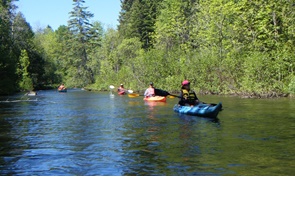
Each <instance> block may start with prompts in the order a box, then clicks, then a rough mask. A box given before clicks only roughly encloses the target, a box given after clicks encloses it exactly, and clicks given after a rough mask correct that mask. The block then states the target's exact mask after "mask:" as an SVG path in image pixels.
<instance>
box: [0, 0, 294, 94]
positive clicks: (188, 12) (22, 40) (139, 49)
mask: <svg viewBox="0 0 295 197" xmlns="http://www.w3.org/2000/svg"><path fill="white" fill-rule="evenodd" d="M16 1H17V0H1V1H0V95H8V94H14V93H16V92H20V91H28V90H44V89H52V88H57V86H58V85H59V84H60V83H64V84H66V86H67V87H69V88H82V87H83V88H85V89H88V90H97V91H103V90H108V87H109V86H110V85H115V86H117V85H119V84H121V83H123V84H124V86H125V87H126V88H128V89H132V90H134V91H143V90H144V89H145V88H147V87H148V84H149V82H153V83H154V84H155V87H157V88H161V89H163V90H167V91H172V92H173V91H178V90H179V89H180V86H181V82H182V81H183V80H184V79H188V80H190V81H191V87H192V88H193V89H194V90H195V91H196V92H197V93H200V94H219V95H250V96H251V95H252V96H253V95H254V96H255V95H259V97H277V96H288V95H294V94H295V72H294V71H295V64H294V63H295V53H294V48H295V20H294V18H295V2H294V0H276V1H275V0H263V1H260V0H252V1H249V0H121V11H120V13H119V18H118V22H119V25H118V26H117V27H116V28H115V29H114V28H106V29H104V28H103V26H102V25H101V23H100V22H99V21H92V18H93V16H94V15H93V14H92V13H91V12H89V11H88V8H87V7H85V6H84V5H85V1H86V0H73V1H72V7H73V9H72V11H71V12H70V13H68V15H69V20H68V23H67V25H62V26H59V27H58V29H57V30H53V29H52V28H51V27H50V24H48V26H47V27H46V28H40V29H37V30H34V31H33V29H32V27H31V25H30V24H29V23H28V22H27V21H26V18H25V16H24V15H23V14H22V13H21V12H16V10H17V6H16Z"/></svg>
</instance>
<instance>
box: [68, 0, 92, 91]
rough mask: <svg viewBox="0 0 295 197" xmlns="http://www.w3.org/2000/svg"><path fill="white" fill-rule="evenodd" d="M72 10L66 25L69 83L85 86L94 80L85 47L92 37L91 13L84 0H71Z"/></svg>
mask: <svg viewBox="0 0 295 197" xmlns="http://www.w3.org/2000/svg"><path fill="white" fill-rule="evenodd" d="M73 2H74V3H73V6H74V8H73V11H71V12H70V13H69V14H70V20H69V21H68V27H69V30H70V32H71V40H70V42H69V43H68V46H69V52H70V54H69V57H68V58H70V61H71V65H70V66H69V69H68V73H69V75H70V78H71V79H70V81H69V83H70V84H72V85H74V86H85V85H87V84H91V83H93V82H94V73H93V70H92V69H91V68H90V67H89V66H88V65H87V61H88V57H87V48H88V44H89V41H90V39H91V38H92V37H93V34H92V33H93V32H92V31H91V30H92V24H91V23H90V22H89V20H90V19H91V18H92V17H93V14H92V13H90V12H89V11H87V7H84V6H83V4H84V3H85V1H84V0H73Z"/></svg>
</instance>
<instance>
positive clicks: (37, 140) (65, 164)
mask: <svg viewBox="0 0 295 197" xmlns="http://www.w3.org/2000/svg"><path fill="white" fill-rule="evenodd" d="M199 98H200V99H201V100H202V101H204V102H207V103H217V102H219V101H221V102H222V104H223V110H222V111H221V112H220V113H219V115H218V118H217V119H208V118H201V117H195V116H188V115H179V114H177V113H175V112H173V110H172V108H173V106H174V104H175V103H177V102H178V99H177V98H167V101H166V102H165V103H161V102H159V103H145V102H144V101H143V100H142V99H143V98H142V97H136V98H129V97H128V96H126V95H125V96H119V95H116V94H114V95H113V96H112V95H111V94H110V92H89V91H82V90H75V89H70V90H68V92H67V93H58V92H56V91H53V90H48V91H39V92H38V95H37V96H33V97H26V96H23V95H15V96H10V97H3V96H2V97H0V112H1V113H0V145H1V146H0V175H2V176H4V175H14V176H16V175H18V176H33V175H34V176H35V175H37V176H74V175H75V176H93V175H95V176H133V175H136V176H153V175H154V176H207V175H209V176H253V175H255V176H266V175H267V176H269V175H274V176H276V175H281V176H287V175H292V176H294V175H295V162H294V161H295V151H294V150H295V143H294V139H295V101H294V99H290V98H280V99H268V100H267V99H242V98H237V97H229V96H203V95H199Z"/></svg>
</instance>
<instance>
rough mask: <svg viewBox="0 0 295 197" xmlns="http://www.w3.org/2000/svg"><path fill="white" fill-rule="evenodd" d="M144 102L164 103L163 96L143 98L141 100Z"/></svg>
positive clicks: (164, 98)
mask: <svg viewBox="0 0 295 197" xmlns="http://www.w3.org/2000/svg"><path fill="white" fill-rule="evenodd" d="M143 100H144V101H152V102H165V101H166V97H165V96H152V97H145V98H143Z"/></svg>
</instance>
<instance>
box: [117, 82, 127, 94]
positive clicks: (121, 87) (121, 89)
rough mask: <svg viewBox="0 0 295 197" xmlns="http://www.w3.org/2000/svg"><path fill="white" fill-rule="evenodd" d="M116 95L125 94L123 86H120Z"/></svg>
mask: <svg viewBox="0 0 295 197" xmlns="http://www.w3.org/2000/svg"><path fill="white" fill-rule="evenodd" d="M118 93H119V94H125V93H126V90H125V88H124V85H123V84H121V85H120V87H119V88H118Z"/></svg>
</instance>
